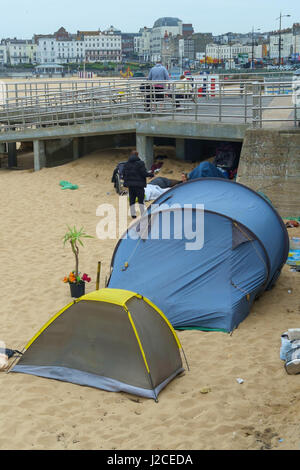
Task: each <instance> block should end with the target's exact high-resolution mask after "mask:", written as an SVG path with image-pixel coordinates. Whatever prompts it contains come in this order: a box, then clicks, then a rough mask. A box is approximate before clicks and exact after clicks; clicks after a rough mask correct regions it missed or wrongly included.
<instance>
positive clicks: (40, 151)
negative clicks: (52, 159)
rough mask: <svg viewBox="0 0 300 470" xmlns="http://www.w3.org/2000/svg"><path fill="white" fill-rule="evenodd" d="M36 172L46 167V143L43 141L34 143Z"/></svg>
mask: <svg viewBox="0 0 300 470" xmlns="http://www.w3.org/2000/svg"><path fill="white" fill-rule="evenodd" d="M33 153H34V170H35V171H39V170H41V169H42V168H44V167H45V166H46V154H45V142H44V141H43V140H34V141H33Z"/></svg>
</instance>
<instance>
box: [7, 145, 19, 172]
mask: <svg viewBox="0 0 300 470" xmlns="http://www.w3.org/2000/svg"><path fill="white" fill-rule="evenodd" d="M7 150H8V168H14V167H15V168H16V167H17V165H18V160H17V144H16V142H10V143H9V144H8V145H7Z"/></svg>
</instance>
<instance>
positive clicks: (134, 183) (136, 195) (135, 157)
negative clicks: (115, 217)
mask: <svg viewBox="0 0 300 470" xmlns="http://www.w3.org/2000/svg"><path fill="white" fill-rule="evenodd" d="M147 177H153V173H152V172H151V171H147V169H146V166H145V163H144V162H143V161H142V160H141V159H140V158H139V154H138V152H132V153H131V155H130V157H129V159H128V162H127V163H126V164H125V166H124V170H123V178H124V185H125V186H126V187H127V188H128V190H129V204H130V213H131V217H132V218H133V219H136V212H135V202H136V199H137V200H138V203H139V206H140V211H141V215H143V213H144V210H145V206H144V199H145V187H146V186H147V180H146V178H147Z"/></svg>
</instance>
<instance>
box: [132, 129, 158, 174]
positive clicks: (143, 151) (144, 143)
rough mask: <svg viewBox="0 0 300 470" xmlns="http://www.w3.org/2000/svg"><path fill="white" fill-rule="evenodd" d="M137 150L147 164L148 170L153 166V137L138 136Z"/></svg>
mask: <svg viewBox="0 0 300 470" xmlns="http://www.w3.org/2000/svg"><path fill="white" fill-rule="evenodd" d="M136 150H137V152H138V153H139V157H140V159H141V160H143V161H144V162H145V165H146V168H147V170H150V169H151V166H152V165H153V161H154V156H153V137H148V136H146V135H139V134H137V135H136Z"/></svg>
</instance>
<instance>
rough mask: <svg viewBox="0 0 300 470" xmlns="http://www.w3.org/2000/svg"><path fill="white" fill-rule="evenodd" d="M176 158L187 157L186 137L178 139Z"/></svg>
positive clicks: (182, 158)
mask: <svg viewBox="0 0 300 470" xmlns="http://www.w3.org/2000/svg"><path fill="white" fill-rule="evenodd" d="M176 158H180V160H184V159H185V139H176Z"/></svg>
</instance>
